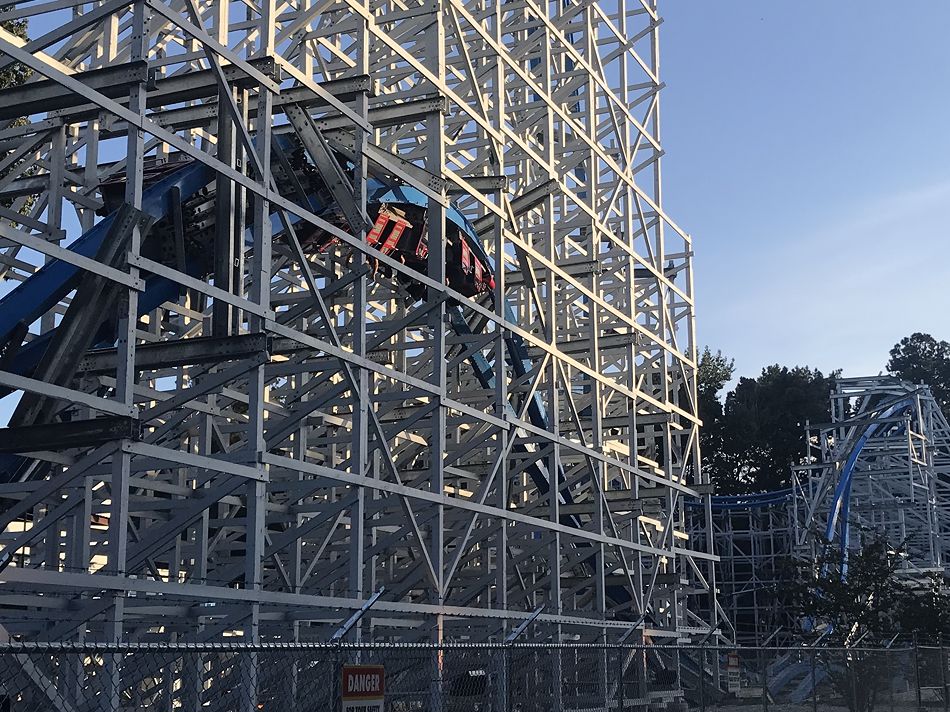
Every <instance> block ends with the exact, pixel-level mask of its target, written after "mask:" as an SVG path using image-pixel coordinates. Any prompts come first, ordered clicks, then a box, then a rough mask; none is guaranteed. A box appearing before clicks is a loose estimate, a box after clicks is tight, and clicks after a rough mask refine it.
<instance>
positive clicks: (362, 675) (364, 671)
mask: <svg viewBox="0 0 950 712" xmlns="http://www.w3.org/2000/svg"><path fill="white" fill-rule="evenodd" d="M340 682H341V685H340V697H342V698H343V703H344V704H343V709H344V710H349V709H357V708H358V709H360V710H361V711H363V712H366V711H367V710H371V709H373V708H374V705H377V704H378V706H377V707H376V710H377V711H378V712H382V702H383V700H384V699H385V692H384V689H383V688H384V685H385V682H386V671H385V670H384V669H383V666H382V665H344V666H343V678H342V680H340Z"/></svg>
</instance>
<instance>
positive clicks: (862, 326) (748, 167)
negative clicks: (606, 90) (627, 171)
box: [660, 0, 950, 375]
mask: <svg viewBox="0 0 950 712" xmlns="http://www.w3.org/2000/svg"><path fill="white" fill-rule="evenodd" d="M661 11H662V15H663V16H664V18H665V22H664V24H663V25H662V27H661V41H660V48H661V75H662V79H663V80H664V81H665V82H666V84H667V88H666V90H665V92H664V94H663V95H662V96H663V99H662V112H663V113H662V118H661V129H662V133H663V144H664V149H665V150H666V158H665V159H664V160H665V163H664V179H665V188H664V189H665V194H664V198H665V206H666V208H667V211H668V212H669V213H670V214H671V216H672V217H673V218H674V220H676V221H677V223H678V224H680V225H681V226H682V227H683V228H684V229H686V230H687V231H689V232H690V233H691V234H692V236H693V238H694V245H695V251H696V289H697V320H698V321H697V323H698V330H699V341H700V344H709V345H710V346H711V347H712V348H713V349H714V350H715V349H717V348H719V349H722V350H723V352H724V353H726V354H728V355H731V356H733V357H734V358H735V359H736V366H737V370H738V374H739V375H755V374H757V373H758V372H759V370H760V369H761V368H762V367H763V366H764V365H767V364H770V363H781V364H787V365H795V364H799V365H806V364H807V365H810V366H815V367H818V368H821V369H822V370H824V371H828V370H830V369H833V368H843V369H844V370H845V373H846V374H847V375H865V374H871V373H877V372H878V370H880V369H882V368H883V367H884V364H885V363H886V360H887V352H888V350H889V349H890V347H891V346H892V345H893V344H894V343H895V342H896V341H898V340H899V339H900V338H901V337H902V336H905V335H907V334H910V333H911V332H913V331H926V332H929V333H932V334H933V335H934V336H936V337H938V338H948V339H950V310H948V299H947V290H948V287H950V280H948V276H950V267H948V265H950V240H948V238H950V2H947V1H946V0H903V1H901V2H893V1H887V2H886V1H885V0H828V1H826V2H802V1H801V0H796V1H791V0H781V1H777V0H720V1H719V2H710V1H708V0H665V2H663V3H662V5H661Z"/></svg>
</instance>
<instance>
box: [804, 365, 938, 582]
mask: <svg viewBox="0 0 950 712" xmlns="http://www.w3.org/2000/svg"><path fill="white" fill-rule="evenodd" d="M831 415H832V422H831V423H829V424H823V425H815V426H810V427H809V428H808V429H807V431H806V441H807V448H808V450H807V457H806V462H809V463H811V464H810V465H803V466H801V467H796V468H793V485H794V487H795V488H796V489H797V490H800V492H801V496H800V497H799V498H798V500H797V501H796V502H795V507H796V511H795V512H794V514H793V518H794V519H795V521H796V523H797V530H798V531H797V534H796V541H795V546H796V548H799V549H803V550H804V551H805V552H814V551H815V550H816V547H818V546H822V545H823V544H822V541H823V540H825V537H826V532H827V528H828V523H829V518H830V517H833V516H834V513H835V509H836V508H835V501H836V500H835V490H836V485H837V484H838V483H839V482H840V480H841V473H842V472H843V471H845V470H846V468H847V466H848V462H849V457H850V458H852V459H853V462H854V464H853V474H852V475H851V485H850V493H849V501H847V500H846V501H847V506H840V507H838V508H837V516H836V521H835V522H833V528H834V532H835V536H836V537H837V538H836V542H835V544H834V545H835V546H839V547H840V536H841V532H842V530H843V529H842V528H843V526H844V524H845V521H847V523H848V525H849V529H850V535H849V537H848V541H846V542H845V544H846V546H847V547H848V548H851V549H860V548H861V546H862V543H863V542H864V541H865V540H866V539H867V537H883V538H884V539H885V540H886V541H887V542H889V543H890V544H891V545H892V546H895V547H901V548H902V549H903V551H904V559H903V564H902V566H901V573H903V574H904V575H906V576H909V577H912V578H916V577H920V576H922V575H928V574H931V573H936V574H940V575H943V574H944V572H945V567H946V565H947V562H948V558H947V555H948V550H947V546H948V542H947V536H948V533H950V532H948V527H950V519H948V507H950V496H948V495H950V489H948V485H950V425H948V424H947V419H946V417H945V416H944V414H943V413H942V412H941V410H940V406H939V405H938V404H937V401H936V400H935V399H934V397H933V394H932V393H931V391H930V389H929V388H928V387H927V386H924V385H920V386H915V385H914V384H912V383H908V382H906V381H902V380H900V379H898V378H896V377H893V376H875V377H870V378H844V379H839V380H838V381H837V382H836V386H835V390H834V391H833V392H832V394H831ZM872 428H874V429H872ZM862 437H866V438H867V439H866V441H865V442H864V443H863V446H862V447H861V448H860V452H859V454H857V455H853V453H854V452H855V447H856V444H857V443H858V442H859V441H860V440H861V438H862Z"/></svg>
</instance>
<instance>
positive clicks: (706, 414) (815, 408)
mask: <svg viewBox="0 0 950 712" xmlns="http://www.w3.org/2000/svg"><path fill="white" fill-rule="evenodd" d="M734 370H735V369H734V365H733V362H732V361H731V360H730V359H727V358H726V357H725V356H723V355H722V353H721V352H716V353H715V354H713V353H712V351H710V349H709V348H707V349H706V350H705V351H704V352H703V355H702V358H701V359H700V363H699V370H698V374H699V415H700V418H701V419H702V421H703V429H702V430H701V433H702V436H701V437H702V440H701V445H702V450H703V467H704V468H705V470H706V472H707V473H708V474H709V475H710V478H711V480H712V481H713V483H714V484H715V486H716V492H717V493H718V494H740V493H748V492H762V491H766V490H771V489H780V488H783V487H787V486H788V484H789V479H790V475H791V473H790V470H789V467H790V465H792V464H795V463H798V462H800V461H801V458H802V456H803V453H804V426H805V423H806V421H809V420H810V421H812V422H815V423H817V422H825V421H827V420H828V419H829V418H830V417H831V415H830V404H829V399H828V394H829V391H830V390H831V388H832V386H833V383H834V379H835V378H836V377H837V376H838V375H839V373H840V372H834V373H832V374H831V375H829V376H825V375H824V374H822V372H821V371H819V370H817V369H811V368H808V367H807V366H804V367H803V366H796V367H794V368H788V367H783V366H779V365H774V366H769V367H767V368H764V369H763V370H762V373H761V374H760V375H759V376H758V378H745V377H743V378H740V379H739V382H738V383H737V384H736V386H735V388H733V389H732V390H731V391H729V392H728V393H727V394H726V396H725V400H724V401H721V400H720V399H719V393H720V392H721V391H722V389H723V387H724V386H725V385H726V383H727V382H728V381H729V380H730V379H731V378H732V376H733V373H734Z"/></svg>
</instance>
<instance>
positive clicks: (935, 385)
mask: <svg viewBox="0 0 950 712" xmlns="http://www.w3.org/2000/svg"><path fill="white" fill-rule="evenodd" d="M890 356H891V358H890V360H889V361H888V362H887V370H888V371H889V372H890V373H892V374H894V375H895V376H898V377H899V378H902V379H904V380H905V381H910V382H911V383H924V384H926V385H928V386H930V390H931V392H932V393H933V394H934V398H936V399H937V402H938V403H939V404H940V408H941V409H942V410H943V412H944V414H947V413H950V343H947V342H946V341H937V339H935V338H934V337H933V336H931V335H930V334H922V333H920V332H917V333H914V334H911V335H910V336H907V337H905V338H903V339H901V340H900V342H898V343H897V344H894V348H892V349H891V354H890Z"/></svg>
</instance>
